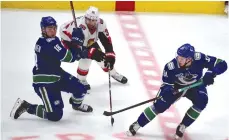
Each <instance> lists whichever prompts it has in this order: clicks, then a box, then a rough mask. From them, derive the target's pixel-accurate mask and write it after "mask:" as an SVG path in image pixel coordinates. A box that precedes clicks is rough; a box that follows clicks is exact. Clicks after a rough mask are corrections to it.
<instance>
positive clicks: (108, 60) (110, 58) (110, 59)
mask: <svg viewBox="0 0 229 140" xmlns="http://www.w3.org/2000/svg"><path fill="white" fill-rule="evenodd" d="M105 55H106V57H105V61H104V66H105V67H106V68H108V69H110V70H112V69H113V68H114V64H115V53H114V52H107V53H106V54H105ZM108 64H109V65H108Z"/></svg>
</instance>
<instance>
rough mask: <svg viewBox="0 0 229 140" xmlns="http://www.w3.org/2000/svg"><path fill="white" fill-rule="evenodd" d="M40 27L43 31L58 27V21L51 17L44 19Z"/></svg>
mask: <svg viewBox="0 0 229 140" xmlns="http://www.w3.org/2000/svg"><path fill="white" fill-rule="evenodd" d="M40 25H41V29H43V28H45V27H47V26H57V24H56V20H55V19H54V18H53V17H51V16H48V17H42V19H41V23H40Z"/></svg>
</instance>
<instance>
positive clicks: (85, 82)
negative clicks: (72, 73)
mask: <svg viewBox="0 0 229 140" xmlns="http://www.w3.org/2000/svg"><path fill="white" fill-rule="evenodd" d="M80 83H82V84H83V85H88V82H87V81H86V80H82V81H80Z"/></svg>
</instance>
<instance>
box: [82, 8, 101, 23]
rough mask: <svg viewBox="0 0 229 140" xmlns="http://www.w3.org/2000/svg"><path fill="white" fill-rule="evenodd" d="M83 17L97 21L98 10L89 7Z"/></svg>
mask: <svg viewBox="0 0 229 140" xmlns="http://www.w3.org/2000/svg"><path fill="white" fill-rule="evenodd" d="M84 16H85V17H86V18H88V19H91V20H98V19H99V10H98V8H96V7H93V6H90V7H89V9H88V10H87V11H86V13H85V15H84Z"/></svg>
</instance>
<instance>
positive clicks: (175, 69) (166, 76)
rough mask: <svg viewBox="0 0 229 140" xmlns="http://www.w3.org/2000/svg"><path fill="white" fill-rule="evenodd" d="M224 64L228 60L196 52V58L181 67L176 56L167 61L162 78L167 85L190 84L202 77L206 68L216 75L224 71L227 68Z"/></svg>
mask: <svg viewBox="0 0 229 140" xmlns="http://www.w3.org/2000/svg"><path fill="white" fill-rule="evenodd" d="M222 65H224V66H226V62H225V61H223V60H221V59H217V58H216V57H213V56H208V55H205V54H203V53H200V52H196V53H195V55H194V60H193V62H192V64H191V66H190V67H188V68H180V67H179V64H178V61H177V60H176V58H174V59H173V60H172V61H170V62H169V63H167V64H166V65H165V67H164V72H163V77H162V80H163V83H164V84H166V85H174V84H178V85H189V84H192V83H194V82H196V81H198V80H199V79H200V78H201V77H202V75H203V70H204V68H207V69H208V70H210V71H213V72H214V73H215V74H216V75H219V74H221V73H223V72H224V71H226V69H227V68H226V67H221V66H222Z"/></svg>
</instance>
